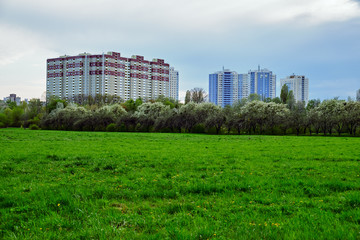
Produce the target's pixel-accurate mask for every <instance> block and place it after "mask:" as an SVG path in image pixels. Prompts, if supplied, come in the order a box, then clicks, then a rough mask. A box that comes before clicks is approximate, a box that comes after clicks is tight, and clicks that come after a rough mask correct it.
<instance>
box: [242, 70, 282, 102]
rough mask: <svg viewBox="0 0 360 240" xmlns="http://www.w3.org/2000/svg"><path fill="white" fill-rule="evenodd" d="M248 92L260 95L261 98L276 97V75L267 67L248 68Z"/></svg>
mask: <svg viewBox="0 0 360 240" xmlns="http://www.w3.org/2000/svg"><path fill="white" fill-rule="evenodd" d="M248 75H249V79H250V92H249V93H250V94H254V93H256V94H258V95H260V97H261V99H262V100H265V99H266V98H271V99H272V98H275V97H276V75H275V74H273V72H272V71H269V70H268V69H265V68H264V69H260V66H259V67H258V70H250V71H249V72H248Z"/></svg>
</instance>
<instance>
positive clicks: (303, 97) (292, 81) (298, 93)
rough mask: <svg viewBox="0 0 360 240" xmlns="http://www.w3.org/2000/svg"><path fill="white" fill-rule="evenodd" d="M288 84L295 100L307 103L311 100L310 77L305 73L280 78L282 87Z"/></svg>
mask: <svg viewBox="0 0 360 240" xmlns="http://www.w3.org/2000/svg"><path fill="white" fill-rule="evenodd" d="M285 84H286V85H287V86H288V89H289V92H290V91H293V93H294V99H295V101H302V102H305V105H307V103H308V101H309V79H308V78H306V77H305V76H304V75H291V76H288V77H286V78H284V79H281V80H280V85H281V88H282V87H283V86H284V85H285Z"/></svg>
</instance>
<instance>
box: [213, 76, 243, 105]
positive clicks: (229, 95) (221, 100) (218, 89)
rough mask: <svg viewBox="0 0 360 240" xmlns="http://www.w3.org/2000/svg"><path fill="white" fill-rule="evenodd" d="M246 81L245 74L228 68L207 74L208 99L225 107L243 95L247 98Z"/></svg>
mask: <svg viewBox="0 0 360 240" xmlns="http://www.w3.org/2000/svg"><path fill="white" fill-rule="evenodd" d="M247 82H248V78H247V74H238V73H237V72H234V71H230V70H228V69H224V70H223V71H220V72H216V73H213V74H209V101H210V102H212V103H214V104H215V105H218V106H222V107H225V106H226V105H232V104H233V103H235V102H236V101H238V100H239V99H241V98H243V97H245V98H247V94H246V93H248V90H247V88H248V84H247Z"/></svg>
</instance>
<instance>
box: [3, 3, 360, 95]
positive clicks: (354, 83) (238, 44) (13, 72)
mask: <svg viewBox="0 0 360 240" xmlns="http://www.w3.org/2000/svg"><path fill="white" fill-rule="evenodd" d="M0 33H1V34H0V99H2V98H3V97H6V96H9V94H10V93H16V94H17V95H18V96H20V97H22V98H28V99H31V98H41V97H42V96H43V94H44V92H45V90H46V59H48V58H56V57H58V56H60V55H64V54H67V55H78V54H79V53H83V52H89V53H92V54H99V53H103V52H105V53H106V52H108V51H115V52H120V53H121V55H122V56H124V57H131V56H132V55H141V56H144V57H145V59H147V60H152V59H153V58H161V59H165V61H166V62H168V63H169V64H170V65H171V66H173V67H175V69H177V70H178V71H179V74H180V98H182V99H183V98H184V95H185V92H186V90H190V89H192V88H195V87H201V88H203V89H205V91H208V88H209V83H208V82H209V74H210V73H214V72H216V71H220V70H222V68H223V67H225V68H226V69H230V70H232V71H236V72H238V73H247V72H248V71H249V70H250V69H257V68H258V65H260V66H261V68H267V69H269V70H271V71H273V73H275V74H276V75H277V93H276V94H277V96H279V95H280V79H281V78H285V77H286V76H289V75H291V74H293V73H294V74H297V75H305V76H306V77H308V78H309V99H315V98H319V99H321V100H323V99H331V98H334V97H339V98H340V99H347V98H348V96H350V97H353V98H354V97H355V93H356V90H357V89H360V74H359V70H360V1H359V0H291V1H289V0H222V1H214V0H152V1H149V0H131V1H129V0H127V1H124V0H102V1H89V0H61V1H58V0H51V1H49V0H31V1H29V0H0Z"/></svg>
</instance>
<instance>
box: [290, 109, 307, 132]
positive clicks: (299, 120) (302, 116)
mask: <svg viewBox="0 0 360 240" xmlns="http://www.w3.org/2000/svg"><path fill="white" fill-rule="evenodd" d="M290 126H291V127H292V128H294V129H295V130H296V135H298V136H299V134H300V130H301V128H305V127H306V109H305V104H304V102H297V103H295V105H294V107H293V108H292V109H291V111H290Z"/></svg>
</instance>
